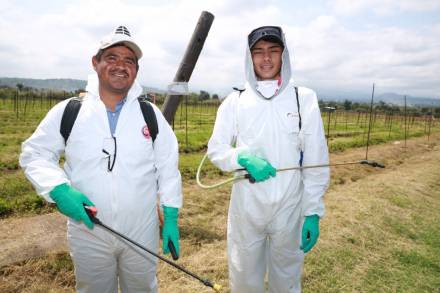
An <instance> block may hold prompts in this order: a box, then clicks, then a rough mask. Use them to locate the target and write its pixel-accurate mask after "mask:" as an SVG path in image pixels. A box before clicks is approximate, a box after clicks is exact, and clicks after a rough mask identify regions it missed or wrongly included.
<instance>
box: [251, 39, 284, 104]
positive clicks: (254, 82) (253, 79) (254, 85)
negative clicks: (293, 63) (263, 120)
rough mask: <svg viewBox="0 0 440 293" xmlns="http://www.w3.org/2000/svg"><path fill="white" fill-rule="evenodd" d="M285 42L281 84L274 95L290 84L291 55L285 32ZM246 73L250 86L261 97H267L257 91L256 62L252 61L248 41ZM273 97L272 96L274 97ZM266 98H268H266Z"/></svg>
mask: <svg viewBox="0 0 440 293" xmlns="http://www.w3.org/2000/svg"><path fill="white" fill-rule="evenodd" d="M283 44H284V50H283V54H282V56H281V61H282V65H281V86H280V89H279V91H278V92H277V93H276V94H275V95H274V97H275V96H277V95H279V94H280V93H282V92H283V90H284V89H285V88H286V86H287V85H288V84H289V81H290V78H291V68H290V57H289V50H288V49H287V45H286V38H285V36H284V33H283ZM245 75H246V82H247V83H248V84H249V87H250V88H251V89H252V90H253V91H254V92H255V93H256V94H257V95H258V96H260V97H262V98H265V97H264V96H263V95H261V93H260V92H259V91H257V77H256V76H255V70H254V64H253V62H252V55H251V50H250V48H249V46H248V45H247V42H246V59H245ZM274 97H272V98H274ZM265 99H266V98H265Z"/></svg>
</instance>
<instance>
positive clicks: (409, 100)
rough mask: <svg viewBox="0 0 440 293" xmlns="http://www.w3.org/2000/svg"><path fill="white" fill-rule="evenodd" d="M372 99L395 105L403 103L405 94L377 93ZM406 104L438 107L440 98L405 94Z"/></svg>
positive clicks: (402, 104)
mask: <svg viewBox="0 0 440 293" xmlns="http://www.w3.org/2000/svg"><path fill="white" fill-rule="evenodd" d="M374 100H375V101H376V102H379V101H382V102H385V103H387V104H393V105H397V106H404V105H405V96H404V95H399V94H395V93H383V94H380V95H378V96H377V97H374ZM406 104H407V105H408V106H421V107H429V106H434V107H440V99H433V98H424V97H413V96H406Z"/></svg>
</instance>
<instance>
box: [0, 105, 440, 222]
mask: <svg viewBox="0 0 440 293" xmlns="http://www.w3.org/2000/svg"><path fill="white" fill-rule="evenodd" d="M54 103H55V102H54V101H52V105H54ZM49 108H50V103H49V101H47V100H44V99H43V100H41V101H40V100H39V99H38V100H36V101H35V102H34V103H29V104H28V109H27V111H26V115H25V113H24V101H21V102H20V105H19V111H18V118H17V113H16V112H14V107H13V102H12V100H6V101H1V102H0V171H1V174H0V217H5V216H7V215H17V214H19V213H21V212H24V213H32V212H33V213H38V212H44V211H47V210H50V208H49V209H48V207H47V206H46V205H45V204H42V203H41V199H40V198H39V197H38V196H37V195H36V194H35V192H34V191H33V189H32V187H31V185H30V183H29V182H28V181H27V180H25V179H24V176H23V175H22V173H21V171H20V167H19V165H18V156H19V154H20V146H21V143H22V142H23V141H24V140H25V139H26V138H28V137H29V136H30V135H31V134H32V132H33V131H34V130H35V128H36V127H37V125H38V123H39V122H40V121H41V119H42V118H43V117H44V115H45V114H46V112H47V110H48V109H49ZM216 109H217V108H216V107H213V106H207V105H203V104H198V105H190V106H188V107H186V106H185V105H184V104H181V106H180V107H179V109H178V110H177V112H176V116H175V120H174V130H175V133H176V136H177V138H178V142H179V151H180V163H179V168H180V171H181V174H182V176H183V178H184V180H190V179H194V178H195V174H196V170H197V167H198V164H199V162H200V160H201V159H202V157H203V155H204V153H205V151H206V147H207V143H208V140H209V137H210V135H211V132H212V128H213V125H214V121H215V115H216ZM187 117H188V119H187ZM332 117H334V116H332ZM357 117H358V115H357V113H348V114H347V115H341V114H338V116H337V119H338V120H337V123H336V124H335V123H334V122H335V121H334V120H331V123H330V126H331V132H330V139H329V149H330V151H331V152H336V151H343V150H346V149H350V148H355V147H361V146H365V144H366V139H367V136H366V131H367V128H366V127H367V125H366V124H365V123H364V121H365V120H362V119H361V120H360V121H359V123H358V121H357ZM332 119H334V118H332ZM345 119H347V122H348V123H346V120H345ZM323 120H324V124H325V127H327V116H326V113H323ZM399 121H400V122H399ZM401 121H402V120H401V119H400V120H398V119H395V121H394V122H393V127H392V132H391V133H390V132H389V127H388V126H387V125H386V124H385V123H384V122H385V120H384V119H381V118H377V120H376V122H375V124H374V127H373V128H372V133H371V138H370V145H374V144H381V143H384V142H387V141H390V140H403V139H404V136H405V135H404V132H403V128H402V122H401ZM399 123H400V124H399ZM424 130H425V129H424V124H423V121H415V122H414V124H412V125H410V128H409V136H412V137H414V136H421V135H425V134H426V133H425V132H424ZM435 131H437V132H438V131H440V127H439V126H438V125H437V126H435V127H433V129H432V132H435ZM202 175H203V176H204V177H208V178H210V177H213V176H222V175H224V174H223V172H221V171H220V170H218V169H217V168H216V167H214V166H213V165H212V164H211V163H210V162H209V160H208V161H207V163H206V164H205V166H204V168H203V172H202ZM356 176H357V175H356V174H354V175H353V176H351V179H350V180H351V181H355V180H357V179H360V178H361V177H359V176H358V178H357V177H356ZM346 180H347V178H341V179H340V182H338V183H339V184H344V183H345V181H346ZM14 189H18V190H14Z"/></svg>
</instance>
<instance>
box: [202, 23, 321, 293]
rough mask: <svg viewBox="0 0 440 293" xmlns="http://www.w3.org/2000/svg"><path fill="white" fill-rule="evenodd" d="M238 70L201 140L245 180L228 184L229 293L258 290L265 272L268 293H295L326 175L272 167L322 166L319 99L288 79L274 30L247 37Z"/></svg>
mask: <svg viewBox="0 0 440 293" xmlns="http://www.w3.org/2000/svg"><path fill="white" fill-rule="evenodd" d="M245 66H246V67H245V73H246V84H245V87H244V89H242V90H237V91H235V92H233V93H231V94H230V95H229V96H228V97H227V98H226V99H225V100H224V101H223V103H222V104H221V106H220V108H219V110H218V112H217V118H216V121H215V126H214V131H213V134H212V136H211V139H210V141H209V143H208V155H209V158H210V159H211V161H212V162H213V163H214V164H215V165H217V166H218V167H220V168H221V169H222V170H225V171H234V170H237V169H242V168H244V169H246V171H247V172H248V173H249V175H250V180H249V181H239V182H236V183H235V184H234V186H233V188H232V196H231V203H230V206H229V215H228V235H227V236H228V265H229V280H230V285H231V292H232V293H262V292H264V291H265V284H264V280H265V276H266V274H267V277H268V288H269V292H272V293H275V292H276V293H288V292H289V293H298V292H300V291H301V270H302V264H303V260H304V253H307V252H308V251H309V250H310V249H312V247H313V246H314V245H315V243H316V242H317V240H318V235H319V219H320V218H321V217H322V216H323V215H324V203H323V195H324V193H325V191H326V188H327V185H328V182H329V170H328V168H315V169H304V170H302V171H299V170H291V171H285V172H277V169H283V168H289V167H297V166H301V165H317V164H327V163H328V151H327V144H326V141H325V136H324V130H323V123H322V119H321V115H320V111H319V107H318V100H317V97H316V94H315V92H314V91H312V90H311V89H308V88H305V87H298V86H297V85H296V83H294V81H293V80H291V72H290V60H289V52H288V50H287V46H286V41H285V38H284V34H283V32H282V30H281V28H280V27H276V26H264V27H259V28H257V29H255V30H253V31H252V32H251V33H250V34H249V35H248V39H247V46H246V62H245ZM250 181H251V182H250Z"/></svg>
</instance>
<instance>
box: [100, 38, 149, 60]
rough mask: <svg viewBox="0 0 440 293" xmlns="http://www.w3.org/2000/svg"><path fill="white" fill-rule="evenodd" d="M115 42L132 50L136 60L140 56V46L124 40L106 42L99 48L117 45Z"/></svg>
mask: <svg viewBox="0 0 440 293" xmlns="http://www.w3.org/2000/svg"><path fill="white" fill-rule="evenodd" d="M117 44H123V45H124V46H126V47H128V48H130V49H131V50H132V51H133V52H134V54H135V55H136V57H137V59H138V60H139V59H141V58H142V50H141V48H139V46H138V45H137V44H136V43H134V42H130V41H126V40H123V41H118V42H114V43H109V44H106V45H105V46H101V47H100V49H106V48H108V47H111V46H114V45H117Z"/></svg>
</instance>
